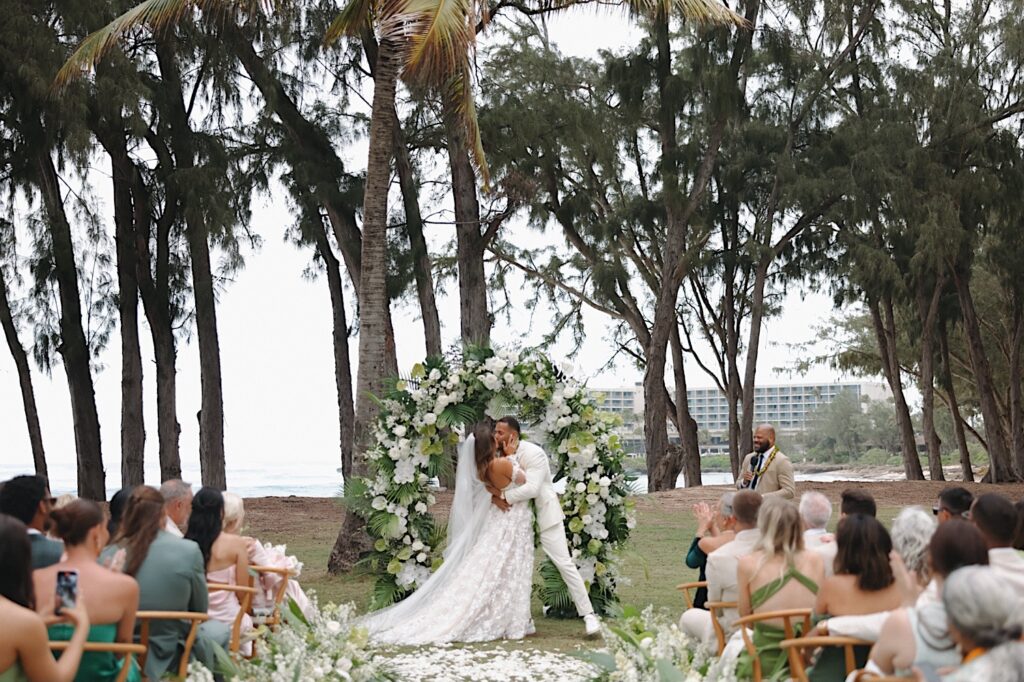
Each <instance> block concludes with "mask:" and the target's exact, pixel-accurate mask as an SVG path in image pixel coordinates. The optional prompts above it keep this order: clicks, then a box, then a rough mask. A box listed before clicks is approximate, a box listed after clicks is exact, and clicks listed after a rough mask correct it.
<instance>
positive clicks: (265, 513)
mask: <svg viewBox="0 0 1024 682" xmlns="http://www.w3.org/2000/svg"><path fill="white" fill-rule="evenodd" d="M949 485H961V484H960V483H952V482H943V481H937V482H934V483H933V482H931V481H913V482H909V481H883V482H861V481H857V482H849V481H836V482H832V483H816V482H810V481H807V482H804V481H801V482H799V483H797V494H800V493H801V492H803V491H805V490H817V491H820V492H822V493H825V494H826V495H828V496H829V498H830V499H832V500H833V501H834V502H838V500H839V495H840V493H842V491H843V490H846V489H847V488H861V489H864V490H867V491H868V492H870V493H871V494H872V495H874V496H875V500H876V501H877V502H878V506H879V507H901V506H906V505H911V504H918V505H922V506H924V507H926V508H929V509H930V508H931V506H932V504H934V502H935V498H936V496H937V495H938V493H939V491H940V490H942V489H943V488H945V487H946V486H949ZM966 487H967V488H968V489H970V490H971V491H972V492H974V494H976V495H978V494H981V493H985V492H997V493H1000V494H1003V495H1006V496H1008V497H1010V498H1011V499H1013V500H1014V501H1017V500H1020V499H1024V484H1022V483H1014V484H1005V485H982V484H979V483H968V484H966ZM729 489H730V488H729V487H726V486H705V487H702V488H678V489H676V490H671V491H667V492H661V493H653V494H650V495H639V496H637V506H638V507H639V508H640V509H644V508H649V509H658V510H660V511H674V510H687V509H689V508H690V506H691V505H693V504H694V503H696V502H711V501H714V500H717V499H718V498H719V496H720V495H721V494H722V492H723V491H725V490H729ZM451 495H452V494H451V493H450V492H440V493H438V494H437V504H436V505H434V507H433V508H432V510H431V511H432V512H433V513H434V514H435V515H437V516H439V517H445V516H447V515H448V509H449V507H450V506H451ZM245 509H246V515H247V517H248V521H249V523H250V524H252V525H253V526H255V527H258V528H260V529H261V531H263V532H268V531H270V532H273V533H274V534H277V533H281V534H284V535H287V534H288V533H289V531H292V530H295V531H300V532H301V530H302V529H306V530H308V528H309V527H310V526H311V525H320V524H329V523H331V522H332V521H335V520H337V519H338V518H339V517H340V516H341V505H340V502H339V501H338V500H337V499H334V498H329V497H259V498H252V499H248V500H246V501H245Z"/></svg>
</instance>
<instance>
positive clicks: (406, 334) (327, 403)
mask: <svg viewBox="0 0 1024 682" xmlns="http://www.w3.org/2000/svg"><path fill="white" fill-rule="evenodd" d="M551 26H552V36H553V37H554V38H555V39H556V40H557V42H558V43H559V44H560V46H561V48H562V50H563V51H564V52H567V53H571V54H577V55H580V56H587V55H594V54H595V53H596V49H598V48H617V47H621V46H623V45H625V44H627V41H630V40H634V39H635V31H634V30H633V29H632V27H631V26H630V24H629V22H628V21H627V19H626V18H625V17H624V16H621V17H611V18H609V17H608V15H606V14H604V15H599V14H597V13H596V12H591V11H580V12H576V13H573V14H571V15H568V16H565V17H563V18H560V19H557V20H555V21H553V22H552V24H551ZM364 150H365V146H363V145H359V146H358V147H353V148H351V149H349V150H346V156H348V157H349V158H347V159H346V161H347V162H348V163H350V164H351V167H352V168H359V167H365V155H364V154H365V151H364ZM360 157H361V158H360ZM95 185H96V186H97V187H96V189H97V193H98V194H101V196H102V191H103V189H104V188H103V187H102V186H101V183H100V182H99V180H97V181H95ZM254 208H255V209H256V210H254V212H253V229H254V231H255V232H257V233H258V234H260V235H262V236H263V237H264V240H265V242H264V245H263V248H262V249H261V250H260V251H259V252H257V253H251V254H248V257H247V264H246V266H245V268H244V270H242V271H241V272H240V273H238V275H237V276H236V280H235V282H234V283H233V284H231V285H230V286H229V287H228V289H227V291H226V292H225V293H224V294H223V295H222V297H221V299H220V302H219V306H218V310H217V314H218V317H219V328H220V346H221V353H222V363H223V379H224V409H225V419H226V426H225V432H226V436H225V441H226V443H225V445H226V451H227V460H228V462H227V464H228V474H229V485H230V480H231V479H230V477H231V470H232V469H234V468H238V467H243V466H246V465H253V464H255V465H275V464H276V465H280V466H285V465H287V466H288V467H293V468H296V469H302V468H303V467H310V468H311V469H318V470H323V469H325V468H326V467H327V466H328V465H330V466H336V462H337V461H338V457H339V455H338V426H337V402H336V401H337V396H336V391H335V387H334V376H333V359H332V358H333V355H332V348H331V314H330V300H329V295H328V291H327V285H326V282H325V281H324V280H322V279H321V280H318V281H314V282H311V281H309V280H307V279H305V278H304V277H303V276H302V275H303V270H304V268H305V267H306V266H307V264H308V262H309V260H310V252H309V251H300V250H298V249H297V248H295V247H294V246H292V245H290V244H287V243H285V242H284V239H283V233H284V229H285V228H286V227H287V226H288V225H289V224H290V223H291V222H292V218H291V216H290V214H289V209H288V206H287V199H286V197H285V196H284V194H283V192H282V191H280V188H278V191H277V192H276V193H275V194H274V196H273V197H271V198H264V199H261V200H259V201H257V204H256V206H255V207H254ZM103 213H104V214H106V215H107V216H108V220H109V219H110V218H109V215H110V209H109V201H108V202H107V206H106V207H105V208H104V211H103ZM510 229H512V230H515V232H513V234H515V235H517V236H518V235H519V234H521V235H522V239H537V238H539V237H537V236H536V235H535V234H533V233H531V232H529V231H527V230H525V229H523V228H522V227H521V225H520V226H516V225H512V226H511V227H510ZM111 230H112V228H111ZM552 238H554V237H552ZM428 239H429V240H430V242H431V247H432V249H434V250H435V253H436V252H437V249H439V248H440V247H441V245H443V244H444V243H445V242H446V241H448V239H449V236H448V235H447V234H446V233H445V231H444V228H443V227H432V228H431V229H430V232H428ZM512 292H513V295H515V294H517V293H518V294H520V295H521V296H522V298H521V299H519V300H518V301H516V300H513V303H514V304H515V306H516V313H515V317H516V318H517V322H516V324H525V323H526V320H528V319H530V317H531V315H532V320H533V328H532V329H522V328H515V329H509V328H507V327H506V326H505V324H504V322H503V321H500V320H499V323H498V326H497V328H496V329H495V330H494V333H493V341H494V342H495V343H496V344H507V343H518V344H521V345H530V344H533V343H537V342H539V341H540V339H541V337H542V336H543V334H544V332H545V331H546V329H545V326H546V325H547V323H548V320H549V316H548V315H546V314H544V312H543V311H541V310H537V311H527V310H526V309H525V305H524V302H525V301H526V298H527V297H526V294H525V293H523V292H522V291H521V290H520V289H518V288H515V287H513V288H512ZM438 294H439V305H440V308H441V321H442V327H443V330H442V331H443V334H444V340H445V342H446V344H453V343H455V342H456V341H457V339H458V335H459V323H458V315H459V310H458V299H457V296H458V290H457V284H456V283H454V282H449V283H448V284H447V285H446V290H445V291H440V292H438ZM350 302H351V296H350ZM831 313H832V305H831V301H830V300H829V299H828V298H827V297H825V296H821V295H810V296H808V297H807V298H806V300H804V299H803V298H802V297H801V292H800V290H799V289H798V288H797V287H792V288H791V289H790V293H789V294H788V296H787V298H786V301H785V305H784V313H783V314H782V315H781V316H780V317H778V318H776V319H772V320H769V321H768V322H767V323H766V325H765V329H764V333H763V335H762V339H763V340H762V348H761V358H762V360H761V370H760V375H759V376H760V379H761V381H762V382H763V383H778V382H788V381H793V382H796V381H803V380H814V381H830V380H834V379H837V378H838V377H836V376H835V375H834V373H833V372H832V371H831V370H829V369H827V368H817V369H814V370H812V372H811V373H810V374H809V375H807V377H806V378H803V379H801V378H790V377H787V376H781V377H780V376H776V375H774V374H773V373H772V371H771V370H772V369H773V368H776V367H780V366H784V365H787V364H788V363H789V362H791V360H792V358H791V354H792V353H791V350H790V349H789V348H788V347H787V344H792V343H799V342H805V341H808V340H810V339H811V338H813V336H814V334H813V326H814V325H815V324H820V323H821V322H822V321H824V320H825V319H826V318H828V316H829V315H830V314H831ZM140 318H143V319H144V316H143V315H142V314H141V308H140ZM520 319H521V320H522V322H519V321H518V320H520ZM586 321H587V340H586V343H585V345H584V347H583V349H582V352H581V354H580V356H579V357H578V358H577V360H576V367H577V370H576V375H577V377H578V378H580V379H584V380H588V381H589V383H591V384H592V385H600V386H604V387H608V386H612V385H618V384H626V385H628V384H632V383H633V382H635V381H639V380H640V379H641V375H640V374H639V372H637V371H636V370H635V369H634V368H633V367H631V366H628V365H626V364H624V363H620V365H619V366H618V367H616V368H615V369H614V370H612V371H610V372H605V373H603V374H602V375H600V376H595V373H596V372H597V371H598V370H599V369H600V368H601V367H602V366H603V365H604V364H605V362H606V361H607V360H608V353H609V350H608V349H609V347H610V345H609V344H608V343H607V330H608V326H607V322H606V319H605V318H604V317H603V316H601V315H600V314H598V313H589V314H588V315H587V317H586ZM394 322H395V327H396V335H397V337H398V355H399V365H400V368H402V369H408V368H409V367H410V366H411V365H412V364H413V363H414V362H417V361H419V360H420V359H422V356H423V354H424V349H423V336H422V326H421V323H420V322H419V320H418V309H417V307H416V306H415V305H411V304H399V305H397V306H396V307H395V309H394ZM141 337H142V342H143V349H142V352H143V361H144V372H145V379H144V381H145V400H146V403H145V411H146V414H145V418H146V429H147V434H148V438H147V443H146V460H147V472H148V475H147V479H148V480H150V481H154V480H157V475H156V457H157V436H156V412H155V402H156V399H155V395H156V386H155V380H154V373H155V369H154V365H153V362H152V357H153V355H152V347H151V345H150V342H149V330H148V328H147V327H146V326H145V324H144V323H143V327H142V329H141ZM29 340H30V333H29V331H28V330H23V332H22V342H23V344H27V343H28V341H29ZM119 343H120V341H119V337H118V336H117V334H116V332H115V334H114V336H113V337H112V338H111V341H110V344H109V346H108V348H107V349H106V350H105V351H104V353H103V354H102V356H101V359H100V360H101V362H102V363H103V365H104V366H105V369H104V370H103V371H102V372H100V373H99V374H97V375H96V376H95V383H96V401H97V406H98V409H99V416H100V422H101V425H102V442H103V450H104V460H105V462H106V467H107V478H108V485H110V486H116V485H117V482H118V480H119V470H120V469H119V467H120V464H119V462H120V452H119V450H120V436H119V429H120V376H119V374H120V358H119ZM570 346H571V342H570V341H569V340H566V341H565V342H564V343H563V344H562V346H561V347H559V348H558V349H556V351H555V354H556V355H557V354H558V353H565V352H567V350H568V348H570ZM350 347H351V351H352V356H353V371H354V370H355V357H356V351H357V341H356V339H352V340H351V344H350ZM33 371H34V375H33V378H34V381H35V390H36V399H37V402H38V407H39V412H40V420H41V423H42V428H43V439H44V444H45V447H46V451H47V458H48V461H49V465H50V469H51V476H53V474H54V472H63V473H64V474H66V475H71V476H73V473H71V472H73V470H74V460H75V453H74V437H73V433H72V422H71V410H70V401H69V397H68V391H67V382H66V378H65V375H64V371H63V367H61V366H58V367H56V368H55V369H54V372H53V376H52V377H50V378H47V377H45V376H44V375H42V374H40V373H39V372H38V371H35V368H34V367H33ZM688 378H689V381H690V384H691V386H704V385H709V384H710V382H709V381H708V380H707V378H706V377H705V376H704V375H703V373H702V372H701V371H700V370H699V368H698V367H697V366H696V365H695V364H694V363H692V362H690V363H689V366H688ZM199 403H200V384H199V365H198V354H197V350H196V345H195V343H194V342H193V343H191V344H189V345H185V344H181V345H180V346H179V354H178V420H179V422H180V423H181V439H180V447H181V456H182V462H183V466H184V467H185V469H186V470H197V469H198V455H197V451H198V424H197V421H196V419H195V415H196V412H197V411H198V409H199ZM0 436H2V438H3V453H4V454H3V457H2V458H0V467H2V470H3V471H5V472H10V471H11V470H12V469H24V470H26V471H27V470H30V469H31V466H32V458H31V451H30V448H29V443H28V436H27V433H26V429H25V421H24V413H23V410H22V405H21V396H20V392H19V389H18V380H17V374H16V371H15V368H14V363H13V361H12V360H11V357H10V355H9V353H8V352H7V349H6V345H4V346H3V348H2V349H0Z"/></svg>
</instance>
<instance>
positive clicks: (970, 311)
mask: <svg viewBox="0 0 1024 682" xmlns="http://www.w3.org/2000/svg"><path fill="white" fill-rule="evenodd" d="M953 282H954V284H955V285H956V292H957V296H958V298H959V299H960V310H961V313H962V316H963V325H964V332H965V335H966V337H967V349H968V351H969V353H970V357H971V367H972V368H973V369H974V378H975V382H976V384H977V387H978V400H979V402H980V403H981V415H982V418H983V419H984V420H985V435H986V440H987V441H988V456H989V462H990V466H989V471H988V475H987V476H986V478H987V480H988V482H989V483H1005V482H1007V481H1014V480H1016V478H1017V477H1016V473H1015V472H1014V470H1013V461H1012V460H1011V458H1010V452H1009V447H1008V443H1007V438H1006V430H1005V429H1004V428H1003V422H1002V417H1001V415H1000V414H999V405H998V403H997V401H996V396H995V386H994V384H993V380H992V366H991V365H990V364H989V361H988V355H987V354H986V352H985V345H984V343H983V342H982V338H981V327H980V325H979V323H978V314H977V312H976V311H975V309H974V297H973V296H972V295H971V288H970V280H969V279H968V277H967V275H964V274H963V273H961V272H960V271H959V270H958V269H956V268H954V270H953Z"/></svg>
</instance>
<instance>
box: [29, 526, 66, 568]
mask: <svg viewBox="0 0 1024 682" xmlns="http://www.w3.org/2000/svg"><path fill="white" fill-rule="evenodd" d="M28 540H29V542H30V543H31V544H32V570H33V571H34V570H36V569H37V568H46V567H47V566H53V565H54V564H57V563H60V558H61V556H63V555H64V543H63V542H61V541H60V540H51V539H50V538H48V537H46V536H45V535H43V534H41V533H29V534H28Z"/></svg>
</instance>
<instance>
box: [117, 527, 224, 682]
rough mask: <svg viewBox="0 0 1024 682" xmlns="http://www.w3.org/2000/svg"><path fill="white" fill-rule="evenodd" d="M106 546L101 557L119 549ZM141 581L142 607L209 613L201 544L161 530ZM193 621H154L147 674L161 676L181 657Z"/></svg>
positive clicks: (139, 576) (139, 575)
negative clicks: (200, 549)
mask: <svg viewBox="0 0 1024 682" xmlns="http://www.w3.org/2000/svg"><path fill="white" fill-rule="evenodd" d="M117 549H118V548H117V547H113V546H111V547H108V548H107V549H106V550H104V554H103V557H101V560H103V559H106V558H107V556H108V555H111V554H113V553H114V552H116V551H117ZM135 580H136V581H137V582H138V583H139V611H193V612H197V613H206V612H207V610H208V609H209V606H210V596H209V592H208V591H207V587H206V568H205V565H204V563H203V554H202V552H200V551H199V545H197V544H196V543H194V542H192V541H191V540H183V539H181V538H176V537H174V536H173V535H171V534H170V533H168V532H167V531H165V530H161V531H160V532H159V533H157V536H156V539H155V540H153V544H151V545H150V546H149V552H148V553H147V554H146V559H145V560H144V561H143V562H142V566H141V567H139V571H138V573H136V574H135ZM188 628H189V623H187V622H185V621H166V620H164V621H159V620H158V621H153V622H152V624H151V625H150V630H149V655H148V656H147V657H146V670H145V674H146V677H148V678H150V679H152V680H158V679H160V678H161V677H163V675H164V673H165V672H167V671H168V670H169V669H170V668H171V666H172V665H173V664H174V663H175V662H176V661H177V660H178V658H179V656H180V654H181V647H182V645H184V642H185V637H186V636H187V635H188Z"/></svg>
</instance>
